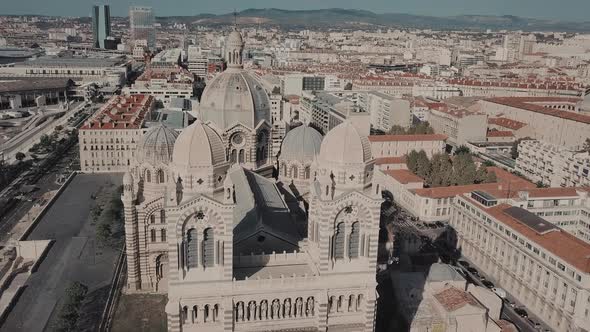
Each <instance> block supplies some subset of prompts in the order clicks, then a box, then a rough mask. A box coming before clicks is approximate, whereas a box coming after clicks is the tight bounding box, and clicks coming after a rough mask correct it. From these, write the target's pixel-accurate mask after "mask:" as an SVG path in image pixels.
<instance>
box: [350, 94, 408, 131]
mask: <svg viewBox="0 0 590 332" xmlns="http://www.w3.org/2000/svg"><path fill="white" fill-rule="evenodd" d="M359 98H360V99H361V103H364V106H365V107H366V109H367V111H368V112H369V114H371V125H372V127H373V129H376V130H381V131H384V132H387V131H389V130H390V129H391V127H393V126H394V125H398V126H402V127H404V128H407V127H409V126H410V124H411V121H412V113H411V111H410V102H409V101H407V100H404V99H399V98H395V97H394V96H392V95H388V94H386V93H381V92H377V91H371V92H368V93H361V94H359Z"/></svg>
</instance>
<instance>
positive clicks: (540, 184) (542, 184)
mask: <svg viewBox="0 0 590 332" xmlns="http://www.w3.org/2000/svg"><path fill="white" fill-rule="evenodd" d="M535 185H537V188H547V187H549V186H548V185H546V184H544V183H543V182H542V181H537V182H536V183H535Z"/></svg>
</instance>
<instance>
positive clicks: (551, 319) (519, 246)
mask: <svg viewBox="0 0 590 332" xmlns="http://www.w3.org/2000/svg"><path fill="white" fill-rule="evenodd" d="M452 207H453V208H452V213H451V219H450V225H451V226H452V227H453V228H454V229H455V231H456V241H457V244H456V246H457V248H460V249H461V252H462V254H463V255H464V256H465V257H467V258H468V259H469V260H471V261H472V262H473V263H474V264H475V265H476V266H477V267H478V268H479V269H480V271H483V272H484V273H485V274H487V275H489V276H491V277H493V278H494V279H495V280H496V283H497V285H499V286H501V287H502V288H504V289H506V290H507V291H508V292H509V293H510V294H512V295H513V296H515V297H516V298H517V299H518V301H519V302H521V303H522V304H524V305H525V306H526V307H527V309H528V310H529V311H530V312H532V313H534V314H535V315H536V316H538V317H542V318H543V321H544V322H545V323H547V324H548V325H549V326H550V327H551V328H552V329H554V330H556V331H563V332H566V331H567V332H578V331H580V332H581V331H587V328H588V326H590V244H588V243H586V242H584V241H581V240H580V239H578V238H576V237H574V236H572V235H570V234H568V233H567V232H565V231H564V230H562V229H560V228H559V227H557V226H555V225H553V224H552V223H550V222H547V221H546V220H544V219H542V218H541V217H539V216H537V215H535V214H533V213H531V212H529V211H527V210H525V209H523V208H520V207H517V206H511V205H509V204H504V203H501V204H499V203H498V201H497V200H496V199H495V198H494V197H493V196H491V195H489V194H487V193H485V192H473V193H470V194H465V195H462V196H458V197H457V198H456V199H455V200H454V202H453V204H452ZM451 240H455V239H451Z"/></svg>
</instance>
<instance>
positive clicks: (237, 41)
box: [227, 29, 244, 46]
mask: <svg viewBox="0 0 590 332" xmlns="http://www.w3.org/2000/svg"><path fill="white" fill-rule="evenodd" d="M227 44H228V45H232V46H233V45H236V46H237V45H242V44H244V40H243V39H242V34H241V33H240V32H239V31H238V30H235V29H234V30H232V32H230V33H229V36H227Z"/></svg>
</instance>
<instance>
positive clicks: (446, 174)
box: [427, 153, 453, 187]
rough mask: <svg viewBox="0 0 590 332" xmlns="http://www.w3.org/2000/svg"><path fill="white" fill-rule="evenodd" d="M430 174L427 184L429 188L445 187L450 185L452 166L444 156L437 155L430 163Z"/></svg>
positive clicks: (447, 157)
mask: <svg viewBox="0 0 590 332" xmlns="http://www.w3.org/2000/svg"><path fill="white" fill-rule="evenodd" d="M430 165H431V166H430V174H429V177H428V179H427V183H428V184H429V185H430V186H431V187H446V186H449V185H450V184H451V176H452V173H453V164H452V163H451V160H450V159H449V156H448V155H446V154H441V153H437V154H435V155H434V156H432V160H431V162H430Z"/></svg>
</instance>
